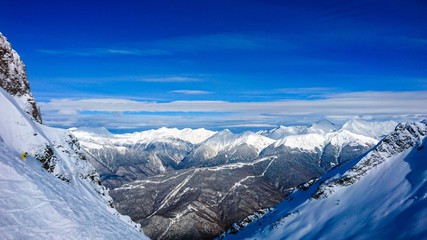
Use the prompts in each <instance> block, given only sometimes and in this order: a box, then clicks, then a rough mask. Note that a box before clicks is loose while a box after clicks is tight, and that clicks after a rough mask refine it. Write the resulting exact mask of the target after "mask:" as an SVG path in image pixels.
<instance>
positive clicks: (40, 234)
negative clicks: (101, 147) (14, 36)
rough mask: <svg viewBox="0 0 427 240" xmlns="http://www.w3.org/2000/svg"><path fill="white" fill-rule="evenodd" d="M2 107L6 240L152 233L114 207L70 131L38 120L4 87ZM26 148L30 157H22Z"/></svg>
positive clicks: (1, 208)
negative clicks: (28, 113) (40, 122)
mask: <svg viewBox="0 0 427 240" xmlns="http://www.w3.org/2000/svg"><path fill="white" fill-rule="evenodd" d="M0 109H1V110H2V112H3V114H1V115H0V169H1V174H0V181H1V184H2V187H1V188H0V196H2V197H1V199H0V216H1V218H0V229H1V230H0V237H1V238H2V239H46V238H52V239H58V238H65V239H118V238H120V237H121V236H126V238H127V239H144V238H146V237H145V236H144V234H143V233H142V231H141V230H140V227H138V226H137V227H135V226H136V224H135V223H133V222H132V221H131V220H130V219H129V218H128V217H124V216H121V215H119V214H118V213H117V211H116V210H115V209H113V208H111V207H109V205H110V204H111V198H110V197H109V195H108V192H107V191H106V190H105V188H104V187H102V186H100V185H99V184H98V183H97V182H98V181H99V177H98V175H97V173H96V172H95V169H94V168H93V167H92V166H91V165H90V163H89V162H88V161H86V160H84V157H83V155H82V153H81V151H80V146H79V144H78V142H77V140H76V139H75V138H74V137H73V136H72V135H71V134H70V133H69V132H67V131H66V130H62V129H55V128H50V127H46V126H43V125H41V124H39V123H37V122H35V121H34V120H33V119H32V118H31V117H30V116H29V115H27V113H26V111H25V110H23V109H22V108H21V105H20V103H17V102H16V101H15V99H14V98H13V97H12V96H11V95H10V94H9V93H7V92H6V91H4V90H3V89H0ZM24 151H26V152H28V158H27V160H26V161H23V160H21V159H20V158H19V156H20V154H21V153H22V152H24ZM49 172H51V173H52V174H51V173H49ZM88 226H90V227H88Z"/></svg>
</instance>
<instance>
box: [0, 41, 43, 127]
mask: <svg viewBox="0 0 427 240" xmlns="http://www.w3.org/2000/svg"><path fill="white" fill-rule="evenodd" d="M0 87H1V88H3V89H4V90H6V91H7V92H8V93H9V94H11V95H12V96H14V98H15V99H16V100H17V102H18V104H20V105H21V107H22V108H23V109H24V110H25V111H26V112H27V113H28V114H30V115H31V116H32V117H33V119H34V120H35V121H37V122H39V123H42V118H41V114H40V110H39V108H38V107H37V104H36V101H35V100H34V97H33V95H32V94H31V91H30V84H29V83H28V78H27V72H26V70H25V65H24V63H23V62H22V60H21V58H20V57H19V55H18V53H17V52H16V51H15V50H13V49H12V46H11V44H10V43H9V42H8V41H7V38H6V37H4V36H3V34H2V33H0Z"/></svg>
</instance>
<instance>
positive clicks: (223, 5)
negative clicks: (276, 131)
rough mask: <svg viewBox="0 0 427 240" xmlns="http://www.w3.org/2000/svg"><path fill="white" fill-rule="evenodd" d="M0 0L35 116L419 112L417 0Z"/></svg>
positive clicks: (187, 121) (230, 124)
mask: <svg viewBox="0 0 427 240" xmlns="http://www.w3.org/2000/svg"><path fill="white" fill-rule="evenodd" d="M1 5H2V14H1V15H0V31H1V32H2V33H3V34H4V35H5V36H6V37H7V38H8V39H9V40H10V41H11V43H12V45H13V47H14V48H15V49H16V50H17V51H18V53H19V54H20V55H21V57H22V58H23V60H24V62H25V64H26V65H27V71H28V75H29V79H30V84H31V88H32V91H33V94H34V95H35V97H36V99H37V100H38V102H39V103H40V106H41V109H42V113H43V117H44V121H45V123H46V124H48V125H52V126H57V127H65V128H66V127H72V126H77V127H79V126H91V127H95V126H105V127H107V128H109V129H110V130H113V131H133V130H136V129H147V128H157V127H162V126H169V127H179V128H182V127H205V128H210V129H219V128H231V129H236V130H238V129H248V128H269V127H273V126H275V125H278V124H287V125H292V124H299V123H307V122H311V121H316V120H320V119H322V118H327V119H330V120H332V121H335V122H342V121H345V119H348V118H362V119H368V120H384V119H396V120H406V119H417V118H423V117H425V116H426V113H427V111H426V110H424V109H426V108H425V107H424V106H426V103H427V14H425V13H426V12H427V3H426V2H425V1H421V0H419V1H403V0H402V1H385V0H379V1H366V0H361V1H265V0H264V1H261V0H260V1H255V0H247V1H221V0H220V1H163V0H160V1H136V0H134V1H131V0H122V1H46V0H41V1H30V0H27V1H21V0H13V1H11V0H3V1H2V4H1Z"/></svg>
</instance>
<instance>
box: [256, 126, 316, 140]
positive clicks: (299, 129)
mask: <svg viewBox="0 0 427 240" xmlns="http://www.w3.org/2000/svg"><path fill="white" fill-rule="evenodd" d="M306 128H307V127H306V126H283V125H280V126H278V127H276V128H273V129H271V130H262V131H259V132H257V133H258V134H259V135H262V136H264V137H268V138H271V139H274V140H279V139H282V138H285V137H287V136H291V135H299V134H302V133H303V131H304V129H306Z"/></svg>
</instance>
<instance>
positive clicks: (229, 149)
mask: <svg viewBox="0 0 427 240" xmlns="http://www.w3.org/2000/svg"><path fill="white" fill-rule="evenodd" d="M273 142H274V140H272V139H270V138H267V137H264V136H261V135H259V134H256V133H253V132H249V131H248V132H244V133H241V134H234V133H232V132H231V131H229V130H227V129H226V130H223V131H220V132H218V133H216V134H215V135H213V136H212V137H210V138H208V139H206V140H205V141H203V142H202V143H200V144H199V145H198V146H196V147H195V148H194V149H193V150H192V151H191V152H190V153H189V154H188V155H187V156H186V157H185V159H184V160H183V161H182V164H181V166H183V167H185V168H188V167H193V166H198V167H201V166H215V165H221V164H226V163H233V162H247V161H251V160H254V159H256V158H257V157H258V155H259V153H260V152H261V150H263V149H264V148H266V147H267V146H268V145H270V144H272V143H273Z"/></svg>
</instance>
